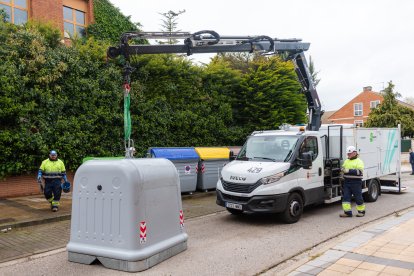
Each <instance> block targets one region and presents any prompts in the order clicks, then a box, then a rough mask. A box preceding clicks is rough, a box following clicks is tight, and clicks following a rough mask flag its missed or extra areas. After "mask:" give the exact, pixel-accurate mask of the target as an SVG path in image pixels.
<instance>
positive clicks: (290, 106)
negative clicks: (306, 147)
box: [235, 56, 306, 131]
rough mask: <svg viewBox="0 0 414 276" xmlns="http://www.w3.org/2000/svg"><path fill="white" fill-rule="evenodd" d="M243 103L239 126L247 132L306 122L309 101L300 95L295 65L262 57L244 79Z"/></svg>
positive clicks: (273, 58) (254, 63) (276, 57)
mask: <svg viewBox="0 0 414 276" xmlns="http://www.w3.org/2000/svg"><path fill="white" fill-rule="evenodd" d="M243 84H244V90H243V92H242V95H241V98H242V101H243V102H244V103H243V108H242V111H241V112H240V114H241V116H242V117H240V118H235V119H236V120H238V122H239V123H241V124H243V125H246V126H247V127H248V130H250V131H252V130H259V129H277V128H278V127H279V126H280V125H281V124H283V123H288V124H298V123H304V122H306V116H305V115H306V102H305V97H304V95H303V94H299V91H300V85H299V82H298V81H297V76H296V74H295V71H294V68H293V63H292V62H291V61H287V62H285V61H282V60H281V58H280V57H278V56H273V57H270V58H262V59H260V60H257V61H255V62H253V66H252V68H251V70H250V72H249V73H248V74H246V75H245V76H244V80H243Z"/></svg>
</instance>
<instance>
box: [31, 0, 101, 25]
mask: <svg viewBox="0 0 414 276" xmlns="http://www.w3.org/2000/svg"><path fill="white" fill-rule="evenodd" d="M29 2H30V4H29V17H30V18H31V19H34V20H40V21H43V22H50V23H52V24H53V25H54V26H55V27H56V28H59V30H61V32H62V33H63V5H64V4H65V5H67V6H69V7H73V8H75V9H79V10H82V11H85V12H86V14H87V17H86V23H87V24H90V23H92V22H94V16H93V1H92V0H30V1H29Z"/></svg>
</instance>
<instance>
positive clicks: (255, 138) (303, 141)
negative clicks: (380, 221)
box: [217, 125, 401, 223]
mask: <svg viewBox="0 0 414 276" xmlns="http://www.w3.org/2000/svg"><path fill="white" fill-rule="evenodd" d="M400 133H401V132H400V128H399V127H398V128H358V127H354V126H353V125H322V126H321V127H320V129H319V131H306V130H305V127H303V126H302V127H301V126H299V127H298V126H295V127H289V126H285V127H284V128H283V129H281V130H269V131H255V132H253V133H252V134H251V135H250V136H249V137H248V139H247V141H246V143H245V144H244V146H243V148H242V149H241V150H240V153H239V154H238V156H237V157H235V160H233V161H232V162H230V163H229V164H227V165H226V166H225V167H224V168H223V169H222V171H221V176H220V179H219V181H218V183H217V204H219V205H221V206H224V207H226V208H227V210H228V211H229V212H230V213H232V214H241V213H243V212H254V213H281V214H282V218H283V220H284V221H285V222H287V223H294V222H297V221H298V220H299V219H300V217H301V215H302V211H303V207H304V206H307V205H311V204H320V203H331V202H335V201H339V200H341V195H342V192H341V175H340V167H341V165H342V162H343V161H344V160H345V159H346V153H345V148H346V147H347V146H350V145H353V146H355V147H356V148H357V150H358V153H359V156H360V158H361V159H362V160H363V161H364V163H365V169H364V178H363V184H362V185H363V187H362V188H363V193H364V194H363V195H364V199H365V201H367V202H373V201H376V200H377V198H378V196H379V195H380V193H381V184H384V185H388V189H390V190H392V189H396V188H397V187H398V186H397V185H399V182H400V181H399V179H400V171H401V170H400V168H401V166H400V164H401V161H400V155H401V154H400V152H401V145H400V144H401V142H400V141H401V137H400ZM393 174H395V177H394V179H391V180H390V179H388V180H381V177H383V176H387V175H393Z"/></svg>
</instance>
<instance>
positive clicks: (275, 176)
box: [259, 172, 286, 185]
mask: <svg viewBox="0 0 414 276" xmlns="http://www.w3.org/2000/svg"><path fill="white" fill-rule="evenodd" d="M285 175H286V172H280V173H277V174H273V175H270V176H266V177H263V178H262V179H260V180H259V181H260V182H261V183H262V184H263V185H266V184H271V183H274V182H277V181H279V180H280V179H281V178H282V177H283V176H285Z"/></svg>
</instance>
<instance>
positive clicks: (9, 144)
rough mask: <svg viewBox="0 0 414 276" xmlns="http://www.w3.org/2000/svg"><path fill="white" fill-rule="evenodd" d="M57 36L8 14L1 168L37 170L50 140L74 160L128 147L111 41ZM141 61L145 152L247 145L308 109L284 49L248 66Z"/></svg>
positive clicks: (0, 71)
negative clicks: (67, 40) (12, 20)
mask: <svg viewBox="0 0 414 276" xmlns="http://www.w3.org/2000/svg"><path fill="white" fill-rule="evenodd" d="M55 42H56V30H53V28H51V27H49V26H46V25H41V24H40V25H39V24H28V25H26V26H15V25H12V24H9V23H3V22H0V59H1V60H2V62H1V63H0V92H1V93H0V152H1V153H2V154H1V155H0V177H4V176H6V175H11V174H22V173H24V172H34V171H36V170H37V168H38V167H39V165H40V162H41V161H42V160H43V159H45V158H47V154H48V151H49V150H50V149H56V150H57V151H58V154H59V158H61V159H62V160H63V161H64V162H65V164H66V166H67V168H68V170H76V169H77V167H78V166H79V165H80V164H81V162H82V159H83V158H84V157H86V156H122V155H123V151H124V141H123V93H122V90H121V82H122V76H121V68H120V66H118V64H117V63H116V62H117V61H115V62H107V61H106V57H105V53H106V49H107V48H108V46H109V45H108V44H106V43H105V42H102V41H101V40H95V39H94V38H89V39H87V40H85V41H84V42H79V41H78V42H77V43H73V45H72V46H71V47H66V46H64V45H62V44H60V43H55ZM132 65H133V66H135V67H136V70H135V71H134V73H133V75H132V80H133V83H132V90H131V115H132V129H133V132H132V136H131V137H132V138H133V139H134V140H135V144H136V148H137V151H138V153H139V154H138V155H139V156H144V155H145V152H146V150H147V148H148V147H150V146H218V145H241V144H242V143H243V140H244V139H245V137H246V135H248V134H249V133H250V132H251V131H253V130H258V129H267V128H275V127H277V126H278V125H280V124H281V123H297V122H303V120H304V119H305V111H306V110H305V109H306V105H305V100H304V97H303V96H302V95H299V94H297V92H298V91H299V85H298V83H297V81H296V76H295V74H294V71H293V66H292V64H291V63H290V62H283V61H281V60H280V59H279V58H277V57H274V58H265V59H258V60H256V61H254V62H252V63H251V64H250V65H249V66H248V67H247V68H245V70H239V69H237V68H235V67H234V66H233V65H234V64H232V63H231V62H228V61H226V60H225V59H221V58H217V59H215V60H214V61H213V62H211V63H210V64H209V65H207V66H203V67H200V66H197V65H194V64H193V63H192V62H191V61H189V60H188V59H187V58H186V57H181V56H176V55H152V56H139V57H135V58H134V59H133V62H132ZM282 108H283V110H282ZM285 111H287V112H285Z"/></svg>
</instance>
